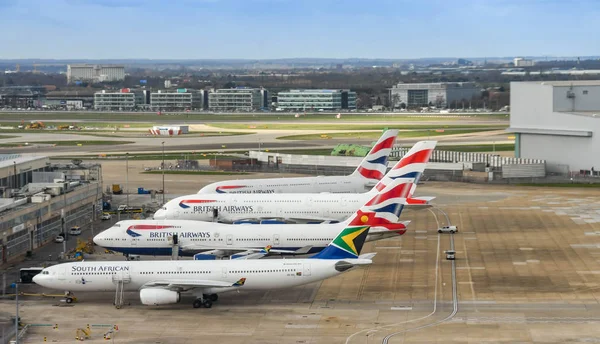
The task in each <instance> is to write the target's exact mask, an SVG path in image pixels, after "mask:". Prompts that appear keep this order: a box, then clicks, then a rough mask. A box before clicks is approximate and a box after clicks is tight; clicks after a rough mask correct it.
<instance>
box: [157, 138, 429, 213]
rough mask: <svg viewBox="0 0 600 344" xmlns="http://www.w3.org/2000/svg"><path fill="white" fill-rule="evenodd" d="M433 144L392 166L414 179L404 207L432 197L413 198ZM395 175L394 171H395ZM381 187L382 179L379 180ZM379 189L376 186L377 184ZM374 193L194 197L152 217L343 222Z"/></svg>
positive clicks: (421, 146)
mask: <svg viewBox="0 0 600 344" xmlns="http://www.w3.org/2000/svg"><path fill="white" fill-rule="evenodd" d="M436 143H437V142H436V141H420V142H417V143H416V144H415V145H414V146H413V147H412V148H411V149H410V150H409V151H408V152H407V153H406V154H405V155H404V157H402V159H401V160H400V161H399V162H398V163H397V164H396V166H399V167H400V168H401V169H402V171H401V172H402V173H403V176H407V177H411V178H414V179H416V182H415V183H414V184H413V186H412V188H411V191H410V192H409V194H408V195H407V201H406V205H408V206H410V207H427V206H429V202H430V201H431V200H432V199H433V197H414V198H413V193H414V191H415V189H416V185H417V183H418V181H419V178H420V177H421V175H422V173H423V171H424V170H425V167H426V165H427V162H428V161H429V157H430V155H431V152H432V151H433V149H434V148H435V146H436ZM396 172H398V170H396ZM382 181H383V182H384V183H386V181H385V177H384V178H383V179H382ZM377 185H379V184H377ZM376 193H377V188H376V187H373V188H372V189H371V191H369V192H367V193H344V194H339V193H320V194H311V193H297V194H270V195H268V196H267V195H265V194H212V195H208V194H203V195H199V194H194V195H188V196H182V197H178V198H175V199H173V200H171V201H169V202H167V203H166V204H164V205H163V206H162V207H161V208H160V209H159V210H158V211H156V213H155V214H154V219H155V220H196V221H213V222H222V223H239V222H242V223H243V222H248V223H261V222H263V223H264V222H275V223H278V222H279V223H311V222H317V223H319V222H339V221H343V220H345V219H347V218H348V217H349V216H350V215H352V214H353V213H354V212H355V211H356V210H357V209H358V208H359V207H360V206H361V205H362V204H364V203H365V202H366V201H368V200H369V199H370V198H372V197H373V196H374V195H375V194H376Z"/></svg>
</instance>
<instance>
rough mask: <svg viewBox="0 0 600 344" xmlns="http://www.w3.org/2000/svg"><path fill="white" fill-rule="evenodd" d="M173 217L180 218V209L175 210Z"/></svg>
mask: <svg viewBox="0 0 600 344" xmlns="http://www.w3.org/2000/svg"><path fill="white" fill-rule="evenodd" d="M173 217H174V218H176V219H178V218H179V210H175V212H174V213H173Z"/></svg>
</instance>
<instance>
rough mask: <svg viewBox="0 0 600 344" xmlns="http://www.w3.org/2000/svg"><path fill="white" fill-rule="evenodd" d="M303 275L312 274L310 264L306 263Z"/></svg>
mask: <svg viewBox="0 0 600 344" xmlns="http://www.w3.org/2000/svg"><path fill="white" fill-rule="evenodd" d="M302 275H303V276H310V264H304V271H303V272H302Z"/></svg>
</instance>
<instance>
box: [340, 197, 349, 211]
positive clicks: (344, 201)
mask: <svg viewBox="0 0 600 344" xmlns="http://www.w3.org/2000/svg"><path fill="white" fill-rule="evenodd" d="M341 206H342V208H344V209H345V208H346V207H347V206H348V199H347V198H346V197H342V198H341Z"/></svg>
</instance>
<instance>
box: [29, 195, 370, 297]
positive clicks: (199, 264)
mask: <svg viewBox="0 0 600 344" xmlns="http://www.w3.org/2000/svg"><path fill="white" fill-rule="evenodd" d="M368 208H369V209H365V210H364V212H363V211H362V210H361V212H359V213H357V214H356V216H355V217H354V218H353V219H352V221H349V222H348V223H347V224H346V225H345V227H344V228H343V229H342V230H341V231H340V232H339V233H338V235H337V236H336V237H335V238H334V239H333V240H332V241H331V242H330V243H329V245H328V246H327V248H325V249H324V250H322V251H321V252H319V253H318V254H316V255H315V256H313V257H310V258H304V259H250V260H249V259H232V260H218V261H210V262H207V261H198V260H175V261H173V260H168V261H165V260H162V261H160V260H159V261H156V260H154V261H126V262H108V261H107V262H75V263H63V264H58V265H54V266H51V267H47V268H44V269H43V270H42V271H41V272H40V273H39V274H37V275H36V276H34V277H33V282H35V283H36V284H39V285H41V286H43V287H46V288H51V289H57V290H63V291H64V290H66V291H68V292H67V293H66V295H68V296H67V302H69V301H70V300H72V295H73V294H72V292H79V291H82V292H92V291H96V292H98V291H112V292H114V291H115V288H116V286H117V283H118V282H122V283H123V284H122V285H123V290H124V291H139V293H140V301H141V302H142V304H144V305H153V306H154V305H166V304H174V303H178V302H179V301H180V298H181V294H182V293H191V294H192V295H194V296H195V297H196V299H195V300H194V302H193V304H192V305H193V306H194V308H200V307H205V308H210V307H212V303H213V301H216V300H217V299H218V293H223V292H228V291H234V290H238V291H239V290H270V289H281V288H292V287H296V286H300V285H304V284H308V283H313V282H317V281H321V280H324V279H327V278H330V277H334V276H337V275H339V274H341V273H343V272H346V271H348V270H350V269H352V268H354V267H357V266H361V265H369V264H371V263H372V258H373V257H374V256H375V254H374V253H368V254H364V255H360V252H361V249H362V247H363V244H364V242H365V239H366V237H367V234H368V233H369V226H368V225H366V224H365V223H366V222H370V221H372V219H373V217H374V216H377V215H376V214H375V213H373V212H372V211H371V209H372V207H368ZM377 214H379V212H378V213H377Z"/></svg>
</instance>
